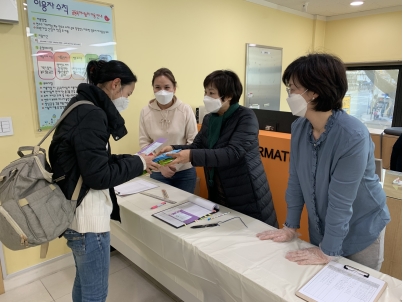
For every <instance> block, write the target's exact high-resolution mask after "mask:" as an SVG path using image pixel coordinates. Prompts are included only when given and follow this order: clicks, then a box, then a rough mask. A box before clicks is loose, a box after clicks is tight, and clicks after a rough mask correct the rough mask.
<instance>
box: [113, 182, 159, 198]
mask: <svg viewBox="0 0 403 302" xmlns="http://www.w3.org/2000/svg"><path fill="white" fill-rule="evenodd" d="M156 187H158V186H157V185H156V184H153V183H151V182H148V181H145V180H142V179H138V180H135V181H130V182H126V183H124V184H121V185H119V186H116V187H115V193H116V195H120V196H124V195H130V194H134V193H139V192H142V191H146V190H150V189H154V188H156Z"/></svg>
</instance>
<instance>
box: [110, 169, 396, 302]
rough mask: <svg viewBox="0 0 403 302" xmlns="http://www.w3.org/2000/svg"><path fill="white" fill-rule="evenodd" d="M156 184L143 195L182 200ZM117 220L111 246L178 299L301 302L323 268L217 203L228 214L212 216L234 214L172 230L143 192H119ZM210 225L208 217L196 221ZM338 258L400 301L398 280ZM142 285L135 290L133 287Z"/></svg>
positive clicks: (388, 299)
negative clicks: (291, 256)
mask: <svg viewBox="0 0 403 302" xmlns="http://www.w3.org/2000/svg"><path fill="white" fill-rule="evenodd" d="M142 178H144V179H145V180H147V181H150V182H154V183H157V184H158V185H159V187H158V188H155V189H152V190H149V191H148V192H149V193H152V194H155V195H159V196H162V193H161V189H166V191H167V192H168V195H169V199H171V200H174V201H177V202H178V203H179V202H184V201H185V200H186V199H187V198H188V197H189V196H191V194H189V193H186V192H184V191H181V190H179V189H176V188H174V187H171V186H168V185H166V184H162V183H160V182H158V181H154V180H152V179H149V178H148V177H146V176H143V177H142ZM118 202H119V204H120V207H121V210H120V212H121V218H122V223H121V224H120V223H117V222H112V223H111V245H112V246H113V247H115V248H116V249H117V250H118V251H119V252H121V253H122V254H123V255H124V256H126V257H127V258H129V259H130V260H131V261H132V262H134V263H135V264H136V265H137V266H139V267H140V268H141V269H143V270H144V271H145V272H146V273H148V274H149V275H151V276H152V277H153V278H154V279H156V280H157V281H158V282H160V283H161V284H162V285H163V286H165V287H166V288H167V289H169V290H170V291H171V292H172V293H174V294H175V295H177V296H178V297H179V298H181V299H182V300H183V301H186V302H193V301H208V302H220V301H231V302H234V301H238V302H259V301H262V302H263V301H264V302H268V301H299V302H300V301H302V300H301V299H300V298H298V297H297V296H295V292H296V291H297V290H298V289H299V288H300V287H301V286H302V285H304V284H305V283H306V282H307V281H308V280H309V279H310V278H312V277H313V276H314V275H315V274H316V273H317V272H318V271H319V270H320V269H321V268H322V266H321V265H312V266H299V265H297V264H295V263H293V262H290V261H288V260H287V259H285V258H284V255H285V254H286V252H287V251H290V250H296V249H299V248H304V247H309V246H311V245H310V244H309V243H307V242H305V241H302V240H299V239H297V240H294V241H292V242H287V243H275V242H273V241H261V240H259V239H258V238H257V237H256V233H258V232H261V231H265V230H268V229H270V228H271V227H270V226H268V225H267V224H265V223H263V222H261V221H258V220H256V219H253V218H251V217H248V216H245V215H243V214H240V213H237V212H235V211H232V210H229V209H227V208H225V207H221V210H220V212H221V213H224V212H227V211H231V213H230V214H228V215H225V216H223V217H220V218H217V219H215V220H212V222H218V221H224V220H226V219H229V218H231V217H235V216H238V217H241V218H242V220H243V221H244V222H245V223H246V225H247V226H248V228H246V227H245V226H244V225H243V224H242V223H241V222H240V221H239V219H233V220H231V221H229V222H226V223H224V224H222V225H221V226H218V227H213V228H199V229H191V228H190V226H189V225H188V226H186V227H181V228H178V229H176V228H174V227H172V226H170V225H168V224H166V223H164V222H162V221H161V220H159V219H157V218H154V217H152V216H151V215H152V214H153V213H155V212H157V211H160V210H163V209H167V208H168V207H169V206H170V205H169V204H167V205H164V206H163V207H160V208H158V209H156V210H151V209H150V208H151V207H152V206H153V205H156V204H158V203H160V201H159V200H157V199H154V198H152V197H148V196H145V195H142V194H134V195H130V196H126V197H118ZM205 223H210V222H208V221H207V220H202V221H199V222H195V223H194V225H195V224H205ZM339 262H342V263H343V264H348V265H351V266H354V267H356V268H358V269H361V270H364V271H366V272H368V273H369V274H371V275H372V276H374V277H376V278H380V279H383V280H385V281H386V282H387V283H388V287H387V289H386V291H385V293H384V294H383V295H382V297H381V299H380V301H383V302H393V301H400V299H401V297H402V296H401V294H402V283H401V281H400V280H397V279H394V278H392V277H390V276H388V275H385V274H382V273H380V272H376V271H374V270H371V269H369V268H366V267H364V266H362V265H359V264H357V263H355V262H352V261H350V260H348V259H344V258H342V259H340V260H339ZM139 290H141V289H139Z"/></svg>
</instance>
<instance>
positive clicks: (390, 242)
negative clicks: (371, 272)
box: [381, 170, 402, 280]
mask: <svg viewBox="0 0 403 302" xmlns="http://www.w3.org/2000/svg"><path fill="white" fill-rule="evenodd" d="M396 178H400V179H402V173H401V172H395V171H390V170H386V171H385V177H384V180H383V190H384V191H385V194H386V204H387V205H388V208H389V212H390V218H391V221H390V222H389V224H388V225H387V226H386V232H385V256H384V259H385V261H384V262H383V263H382V268H381V272H383V273H385V274H388V275H391V276H392V277H395V278H397V279H400V280H402V186H401V185H400V186H399V185H398V184H394V183H393V181H394V180H395V179H396Z"/></svg>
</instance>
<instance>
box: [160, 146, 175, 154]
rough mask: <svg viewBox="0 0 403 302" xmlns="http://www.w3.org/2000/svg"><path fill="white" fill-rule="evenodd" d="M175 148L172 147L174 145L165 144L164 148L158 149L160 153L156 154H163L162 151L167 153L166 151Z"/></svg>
mask: <svg viewBox="0 0 403 302" xmlns="http://www.w3.org/2000/svg"><path fill="white" fill-rule="evenodd" d="M173 149H174V148H172V146H165V147H164V148H162V149H161V150H160V151H158V153H157V154H156V156H158V155H160V154H162V153H166V152H170V151H172V150H173Z"/></svg>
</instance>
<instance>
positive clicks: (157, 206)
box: [151, 201, 166, 210]
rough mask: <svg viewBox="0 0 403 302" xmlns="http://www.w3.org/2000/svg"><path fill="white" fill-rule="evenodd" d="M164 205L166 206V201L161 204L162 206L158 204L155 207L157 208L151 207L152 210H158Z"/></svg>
mask: <svg viewBox="0 0 403 302" xmlns="http://www.w3.org/2000/svg"><path fill="white" fill-rule="evenodd" d="M164 204H166V202H165V201H163V202H161V203H160V204H157V205H155V206H152V207H151V210H154V209H157V208H159V207H161V206H163V205H164Z"/></svg>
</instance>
